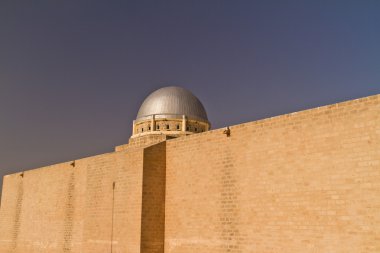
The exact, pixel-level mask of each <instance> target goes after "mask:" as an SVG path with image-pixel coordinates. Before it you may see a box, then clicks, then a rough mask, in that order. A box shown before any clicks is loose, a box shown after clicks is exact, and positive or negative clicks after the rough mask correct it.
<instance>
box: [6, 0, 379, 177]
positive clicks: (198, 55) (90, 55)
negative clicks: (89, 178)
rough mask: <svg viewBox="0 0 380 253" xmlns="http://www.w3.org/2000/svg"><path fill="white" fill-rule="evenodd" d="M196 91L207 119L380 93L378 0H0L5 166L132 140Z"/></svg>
mask: <svg viewBox="0 0 380 253" xmlns="http://www.w3.org/2000/svg"><path fill="white" fill-rule="evenodd" d="M166 85H180V86H183V87H185V88H187V89H189V90H191V91H192V92H193V93H194V94H195V95H196V96H198V97H199V99H200V100H201V101H202V102H203V104H204V106H205V108H206V110H207V112H208V116H209V119H210V121H211V123H212V125H213V128H220V127H223V126H227V125H234V124H239V123H242V122H247V121H253V120H257V119H262V118H266V117H270V116H275V115H280V114H284V113H290V112H294V111H299V110H303V109H307V108H312V107H316V106H321V105H326V104H331V103H336V102H340V101H344V100H349V99H353V98H358V97H363V96H367V95H373V94H378V93H380V1H379V0H373V1H371V0H357V1H350V0H342V1H334V0H328V1H321V0H318V1H308V0H302V1H301V0H298V1H285V0H277V1H270V0H263V1H254V0H250V1H248V0H246V1H239V0H234V1H232V0H228V1H222V0H213V1H208V0H202V1H197V0H194V1H178V0H176V1H156V0H151V1H143V0H138V1H126V0H123V1H94V0H93V1H78V0H75V1H18V0H1V1H0V176H3V175H4V174H9V173H13V172H18V171H22V170H28V169H32V168H37V167H41V166H44V165H50V164H54V163H59V162H64V161H68V160H73V159H77V158H82V157H86V156H91V155H95V154H100V153H104V152H110V151H112V150H113V147H114V146H116V145H120V144H124V143H127V142H128V138H129V136H130V135H131V127H132V120H133V119H134V118H135V116H136V113H137V110H138V108H139V106H140V104H141V102H142V101H143V99H144V98H145V97H146V96H147V95H148V94H149V93H150V92H152V91H153V90H155V89H157V88H159V87H162V86H166Z"/></svg>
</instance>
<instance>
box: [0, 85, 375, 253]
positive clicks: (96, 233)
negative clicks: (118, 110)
mask: <svg viewBox="0 0 380 253" xmlns="http://www.w3.org/2000/svg"><path fill="white" fill-rule="evenodd" d="M379 182H380V94H377V95H373V96H369V97H364V98H359V99H355V100H350V101H346V102H341V103H337V104H332V105H327V106H323V107H318V108H314V109H309V110H305V111H300V112H296V113H290V114H286V115H281V116H276V117H272V118H267V119H263V120H258V121H253V122H248V123H243V124H239V125H235V126H230V127H226V128H222V129H213V130H211V123H210V122H209V120H208V117H207V113H206V110H205V108H204V106H203V105H202V103H201V102H200V101H199V99H198V98H197V97H196V96H194V95H193V94H192V93H191V92H190V91H188V90H186V89H184V88H181V87H173V86H172V87H164V88H161V89H158V90H156V91H154V92H153V93H151V94H150V95H149V96H148V97H147V98H146V99H145V101H144V102H143V103H142V105H141V107H140V109H139V111H138V113H137V117H136V120H134V121H133V124H132V136H131V137H130V139H129V143H128V144H124V145H120V146H117V147H115V151H114V152H110V153H106V154H100V155H96V156H92V157H86V158H83V159H78V160H72V161H68V162H64V163H60V164H55V165H50V166H46V167H43V168H37V169H34V170H29V171H21V172H19V173H15V174H11V175H7V176H5V177H4V180H3V191H2V198H1V201H2V202H1V207H0V252H1V253H108V252H109V253H222V252H223V253H224V252H231V253H251V252H252V253H253V252H265V253H279V252H281V253H297V252H300V253H301V252H302V253H316V252H317V253H318V252H320V253H328V252H334V253H357V252H363V253H364V252H366V253H375V252H380V197H379V196H380V184H379Z"/></svg>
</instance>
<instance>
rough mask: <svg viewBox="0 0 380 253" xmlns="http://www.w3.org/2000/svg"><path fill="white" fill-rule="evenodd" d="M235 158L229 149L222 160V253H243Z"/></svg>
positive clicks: (220, 203) (220, 217) (220, 199)
mask: <svg viewBox="0 0 380 253" xmlns="http://www.w3.org/2000/svg"><path fill="white" fill-rule="evenodd" d="M233 161H234V158H233V155H232V154H231V150H230V148H229V147H227V149H226V150H225V152H224V155H223V157H222V158H221V163H222V164H221V168H220V170H221V175H220V179H219V183H220V188H221V191H220V197H219V201H218V202H219V238H220V240H221V241H222V242H224V243H223V244H222V245H221V250H222V251H221V252H235V253H241V252H242V250H241V245H240V244H241V239H242V238H241V234H240V230H239V207H238V197H239V192H238V186H237V185H236V184H237V176H236V171H235V167H234V164H233Z"/></svg>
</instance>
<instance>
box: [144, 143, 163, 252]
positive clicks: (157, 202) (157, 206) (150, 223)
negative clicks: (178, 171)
mask: <svg viewBox="0 0 380 253" xmlns="http://www.w3.org/2000/svg"><path fill="white" fill-rule="evenodd" d="M143 166H144V171H143V191H142V213H141V246H140V248H141V251H140V252H141V253H163V252H164V239H165V238H164V236H165V187H166V142H161V143H159V144H156V145H153V146H151V147H148V148H146V149H145V150H144V165H143Z"/></svg>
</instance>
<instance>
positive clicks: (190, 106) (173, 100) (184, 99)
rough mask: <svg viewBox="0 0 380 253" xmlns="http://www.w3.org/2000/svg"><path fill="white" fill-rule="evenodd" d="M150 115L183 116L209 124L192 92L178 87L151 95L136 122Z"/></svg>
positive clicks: (143, 105)
mask: <svg viewBox="0 0 380 253" xmlns="http://www.w3.org/2000/svg"><path fill="white" fill-rule="evenodd" d="M150 115H157V117H165V116H176V115H177V116H181V117H182V115H185V116H187V117H188V118H191V119H195V120H201V121H206V122H208V118H207V114H206V110H205V108H204V107H203V105H202V103H201V102H200V101H199V99H198V98H197V97H196V96H194V95H193V94H192V93H191V92H190V91H188V90H186V89H184V88H181V87H176V86H170V87H164V88H161V89H158V90H156V91H154V92H153V93H151V94H150V95H149V96H148V97H147V98H146V99H145V100H144V102H143V103H142V105H141V107H140V109H139V111H138V113H137V118H136V120H140V119H144V118H145V117H147V116H150Z"/></svg>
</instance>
